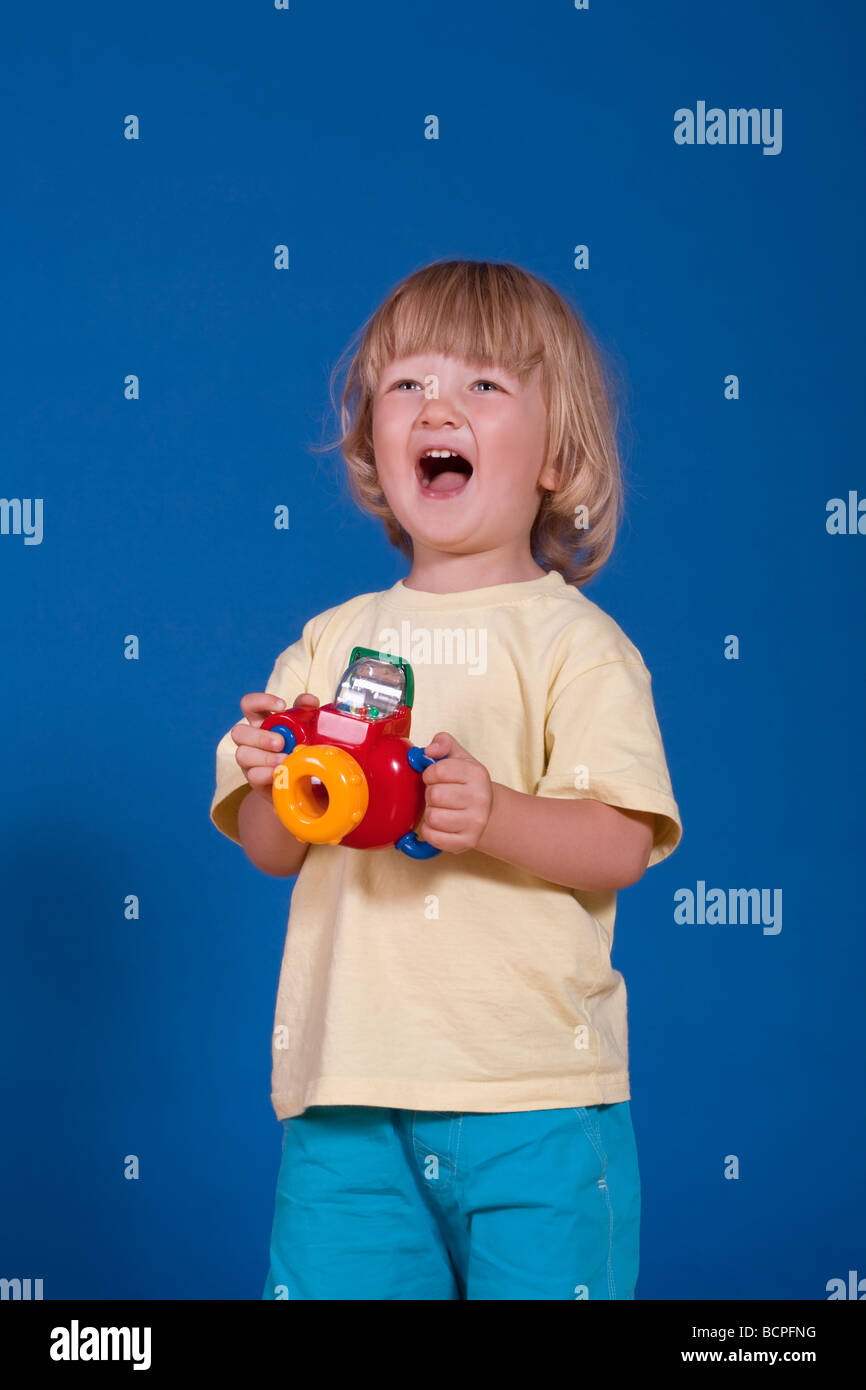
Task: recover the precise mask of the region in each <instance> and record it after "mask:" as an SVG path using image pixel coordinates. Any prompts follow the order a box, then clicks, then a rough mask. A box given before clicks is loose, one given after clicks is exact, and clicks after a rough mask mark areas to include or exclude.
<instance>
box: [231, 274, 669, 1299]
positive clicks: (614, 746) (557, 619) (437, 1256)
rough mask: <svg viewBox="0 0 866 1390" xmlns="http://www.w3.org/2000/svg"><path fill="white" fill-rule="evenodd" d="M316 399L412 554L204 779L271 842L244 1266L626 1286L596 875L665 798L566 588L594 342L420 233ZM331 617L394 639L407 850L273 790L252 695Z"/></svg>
mask: <svg viewBox="0 0 866 1390" xmlns="http://www.w3.org/2000/svg"><path fill="white" fill-rule="evenodd" d="M341 418H342V427H343V438H342V441H341V448H342V451H343V455H344V457H345V459H346V461H347V464H348V468H349V477H350V481H351V487H352V493H353V496H354V497H355V499H356V500H357V501H358V502H359V504H360V505H361V506H362V507H363V508H365V509H366V510H367V511H369V512H371V513H372V514H374V515H376V516H379V517H381V518H382V519H383V521H384V524H385V527H386V530H387V533H388V536H389V538H390V539H391V541H392V542H393V543H394V544H395V545H396V546H398V547H399V548H400V549H401V551H402V552H403V553H404V554H405V555H406V556H407V558H408V559H409V561H410V569H409V573H408V574H407V575H406V577H405V579H401V580H398V582H397V583H396V584H394V585H393V586H392V587H391V588H389V589H385V590H384V591H381V592H369V593H363V594H360V595H358V596H357V597H353V598H349V599H347V600H346V602H344V603H340V604H338V605H336V606H335V607H333V608H329V609H327V610H326V611H325V612H322V613H320V614H318V615H317V616H315V617H312V618H310V620H309V621H308V622H307V623H306V624H305V625H304V627H303V631H302V634H301V636H300V638H299V639H298V640H297V641H295V642H294V643H293V644H292V645H291V646H289V647H287V648H286V650H285V651H283V652H282V653H281V654H280V655H279V656H278V657H277V660H276V664H275V666H274V669H273V671H272V673H271V676H270V678H269V680H268V682H267V687H266V692H265V693H252V694H249V695H246V696H244V698H243V699H242V701H241V710H242V712H243V715H244V718H243V719H242V720H241V721H240V722H239V723H238V724H235V726H234V727H233V728H232V729H230V730H229V731H228V732H227V733H226V734H225V735H224V736H223V738H222V739H221V740H220V743H219V747H218V749H217V778H216V791H215V794H214V798H213V803H212V806H211V817H212V819H213V821H214V824H215V825H216V826H217V828H218V829H219V830H220V831H222V833H223V834H225V835H227V836H229V837H230V838H231V839H233V840H235V841H236V842H237V843H239V844H240V845H242V846H243V848H244V850H245V852H246V854H247V856H248V857H249V859H250V860H251V861H252V863H253V864H255V865H256V866H257V867H258V868H260V869H261V870H262V871H263V872H265V873H267V874H273V875H277V876H281V877H288V876H291V875H294V874H297V875H298V879H297V883H296V884H295V887H294V892H293V894H292V902H291V911H290V916H289V923H288V930H287V934H286V942H285V950H284V955H283V962H282V969H281V973H280V981H279V987H278V993H277V1003H276V1015H275V1026H274V1034H273V1075H272V1092H271V1100H272V1103H273V1106H274V1110H275V1113H276V1115H277V1118H278V1119H279V1120H281V1121H282V1123H283V1136H282V1144H283V1151H282V1162H281V1166H280V1171H279V1178H278V1183H277V1194H276V1207H275V1214H274V1222H273V1231H272V1236H271V1246H270V1269H269V1271H268V1277H267V1282H266V1285H265V1289H264V1293H263V1298H266V1299H272V1298H276V1299H279V1298H288V1299H328V1300H330V1299H379V1300H383V1299H385V1300H389V1299H419V1300H427V1299H583V1298H590V1299H614V1298H617V1299H630V1298H633V1297H634V1288H635V1283H636V1279H637V1273H638V1235H639V1224H640V1179H639V1173H638V1165H637V1153H636V1146H635V1138H634V1132H633V1129H632V1122H631V1113H630V1106H629V1099H630V1090H629V1074H628V1042H627V1027H626V1022H627V1019H626V989H625V983H624V980H623V977H622V975H621V974H620V973H619V972H618V971H616V970H614V969H612V967H611V962H610V952H611V945H612V941H613V928H614V915H615V909H616V894H617V890H618V889H620V888H625V887H627V886H628V885H629V884H632V883H636V882H637V880H638V879H639V878H640V877H641V876H642V874H643V873H644V871H645V869H646V868H647V866H648V865H652V864H657V863H659V862H660V861H661V860H662V859H664V858H665V857H666V856H667V855H669V854H670V853H671V852H672V851H673V850H674V849H675V848H676V846H677V844H678V843H679V840H680V837H681V835H682V826H681V821H680V815H679V811H678V808H677V804H676V802H675V800H674V797H673V792H672V788H671V782H670V777H669V773H668V768H667V763H666V760H665V753H664V749H663V744H662V739H661V735H660V732H659V727H658V722H657V719H656V714H655V709H654V705H653V698H652V691H651V677H650V673H649V671H648V670H647V667H646V665H645V664H644V661H643V658H642V656H641V654H640V652H639V651H638V649H637V648H636V647H635V646H634V645H633V644H632V643H631V641H630V640H629V639H628V637H626V636H625V634H624V633H623V631H622V629H621V628H620V627H619V626H618V625H617V623H616V622H615V621H614V620H613V619H612V618H610V617H609V616H607V615H606V614H605V613H604V612H603V611H602V610H601V609H600V608H599V607H598V606H597V605H596V604H594V603H593V602H591V601H590V600H589V599H588V598H587V597H586V596H585V595H584V594H582V593H581V591H580V586H581V585H582V584H584V583H586V581H587V580H588V579H589V578H590V577H591V575H593V574H594V573H595V572H596V571H597V570H598V569H599V567H600V566H601V565H602V564H603V563H604V561H605V560H606V559H607V557H608V555H609V554H610V552H611V549H612V546H613V542H614V535H615V530H616V525H617V521H618V517H619V510H620V505H621V495H622V492H621V479H620V467H619V459H618V454H617V445H616V440H615V427H614V415H613V409H612V401H611V395H610V391H609V389H608V387H607V384H606V379H605V371H604V368H603V365H602V359H601V354H600V351H599V349H598V347H597V345H596V344H595V343H594V342H593V340H592V338H591V336H590V334H589V333H588V331H587V329H586V327H585V326H584V325H583V323H582V321H581V319H580V316H579V314H578V313H577V312H576V311H574V310H573V309H572V308H570V307H569V306H568V305H567V304H566V302H565V301H564V300H563V298H562V297H561V296H560V295H559V294H558V293H557V292H556V291H555V290H554V289H553V288H552V287H551V286H549V285H547V284H546V283H545V282H543V281H541V280H539V279H538V278H536V277H535V276H533V275H530V274H528V273H527V272H525V271H523V270H521V269H519V268H518V267H516V266H514V265H510V264H498V263H491V262H476V261H442V262H436V263H434V264H432V265H429V266H426V267H424V268H423V269H422V270H419V271H417V272H416V273H415V274H413V275H410V276H409V277H408V278H407V279H406V280H405V281H403V283H401V284H400V285H398V286H397V288H396V289H395V290H394V291H393V292H392V293H391V294H390V295H389V296H388V298H387V299H386V300H385V302H384V303H383V304H382V305H381V307H380V308H379V309H378V310H377V312H376V313H375V314H374V315H373V317H372V318H371V320H370V321H369V323H368V324H367V325H366V328H365V330H364V332H363V336H362V339H361V342H360V346H359V348H358V350H357V352H356V354H355V356H354V358H353V360H352V362H351V364H350V368H349V371H348V375H347V379H346V383H345V390H344V395H343V401H342V417H341ZM431 450H432V451H434V452H433V454H432V455H431V454H430V451H431ZM449 451H450V454H449ZM455 454H456V455H458V456H459V457H457V458H455V457H453V455H455ZM437 455H438V456H437ZM355 646H364V647H367V648H372V649H374V650H377V651H381V652H389V653H391V654H393V655H394V656H398V657H403V658H405V659H406V660H408V661H409V662H410V663H411V665H412V669H413V672H414V677H415V699H414V705H413V708H412V741H413V742H414V743H417V744H421V742H422V739H429V742H427V743H426V745H424V746H425V751H426V752H427V754H429V755H430V756H431V757H434V758H437V759H440V761H437V762H434V763H432V764H431V765H430V766H428V767H427V768H426V769H425V771H424V773H423V779H424V783H425V784H426V786H425V798H426V809H425V811H424V816H423V820H422V822H421V825H420V826H419V827H418V828H417V829H418V834H419V836H420V837H421V838H422V839H425V840H427V841H428V842H429V843H430V844H431V845H433V846H434V847H435V848H437V849H439V850H440V851H441V853H439V854H438V855H436V856H434V857H431V858H429V859H412V858H409V857H407V856H406V855H404V854H402V853H401V852H400V851H399V850H398V849H393V848H387V849H380V850H357V849H350V848H348V847H346V846H344V845H339V844H337V845H311V846H308V845H307V844H305V843H302V842H301V841H299V840H297V839H295V837H294V836H293V835H291V834H290V833H289V831H288V830H286V829H285V828H284V827H283V825H282V823H281V822H280V821H279V820H278V818H277V816H276V814H275V812H274V810H273V804H272V800H271V784H272V778H273V770H274V767H275V766H276V765H277V764H278V763H280V762H281V761H282V759H283V757H284V756H285V754H284V752H283V751H281V749H282V748H283V740H282V738H281V737H280V736H279V735H274V734H270V733H268V732H266V731H262V729H261V724H262V721H263V720H264V718H265V717H266V715H267V714H268V713H270V712H273V711H274V710H277V709H282V708H286V707H289V706H291V705H292V704H293V703H298V702H299V701H300V702H302V703H312V704H315V703H316V701H319V702H320V703H321V704H326V703H329V702H330V701H331V700H333V699H334V694H335V691H336V688H337V684H338V682H339V679H340V676H341V674H342V673H343V672H344V670H345V669H346V667H347V665H348V663H349V658H350V654H351V651H352V648H353V647H355Z"/></svg>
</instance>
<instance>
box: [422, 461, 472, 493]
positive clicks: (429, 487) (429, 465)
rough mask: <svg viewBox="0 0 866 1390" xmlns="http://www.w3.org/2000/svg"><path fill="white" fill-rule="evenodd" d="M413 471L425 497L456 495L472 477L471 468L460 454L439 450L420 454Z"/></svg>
mask: <svg viewBox="0 0 866 1390" xmlns="http://www.w3.org/2000/svg"><path fill="white" fill-rule="evenodd" d="M437 455H438V456H437ZM415 472H416V474H417V477H418V482H419V484H420V486H421V491H422V492H423V493H424V495H425V497H430V498H435V497H456V496H457V494H458V493H459V492H462V491H463V489H464V488H465V486H466V484H467V483H468V481H469V479H470V478H471V477H472V472H473V469H472V464H471V463H470V462H469V460H468V459H465V458H463V456H462V455H461V454H456V453H454V452H453V451H451V452H450V453H449V452H447V451H445V450H440V451H437V452H436V453H435V454H434V453H429V452H428V453H425V454H422V455H421V458H420V459H419V460H418V462H417V464H416V465H415Z"/></svg>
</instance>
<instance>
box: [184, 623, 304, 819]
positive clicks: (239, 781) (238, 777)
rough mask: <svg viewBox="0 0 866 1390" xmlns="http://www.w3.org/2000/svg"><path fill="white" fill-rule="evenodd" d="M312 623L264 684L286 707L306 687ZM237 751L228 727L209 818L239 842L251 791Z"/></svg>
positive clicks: (219, 754)
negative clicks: (241, 816) (241, 815)
mask: <svg viewBox="0 0 866 1390" xmlns="http://www.w3.org/2000/svg"><path fill="white" fill-rule="evenodd" d="M314 623H315V619H313V618H311V619H310V621H309V622H308V623H306V624H305V626H304V629H303V632H302V635H301V637H300V638H299V639H298V641H297V642H294V643H293V644H292V646H291V647H287V648H286V650H285V651H284V652H280V655H279V656H278V657H277V659H276V662H275V663H274V669H273V670H272V671H271V674H270V675H269V676H268V679H267V683H266V685H265V687H264V688H265V690H266V691H267V693H268V694H269V695H270V694H273V695H280V696H282V698H283V699H284V700H285V702H286V708H287V709H291V707H292V705H293V704H294V702H295V700H296V698H297V697H298V695H300V694H302V693H303V692H304V691H305V690H306V689H307V682H308V680H309V676H310V667H311V665H312V660H313V644H314V640H315V639H314ZM235 723H244V724H248V723H249V720H248V719H246V718H243V719H241V720H235ZM232 728H234V724H233V725H232ZM236 753H237V744H236V743H235V741H234V739H233V738H232V736H231V729H228V730H227V731H226V732H225V733H224V734H223V736H222V738H221V739H220V741H219V743H218V744H217V750H216V789H215V791H214V794H213V800H212V801H211V808H210V818H211V820H212V821H213V823H214V825H215V826H216V828H217V830H219V831H221V833H222V834H223V835H227V836H228V837H229V839H230V840H234V841H235V843H236V844H240V842H241V841H240V836H239V834H238V811H239V809H240V804H241V802H242V801H243V799H244V797H245V796H246V795H247V794H248V792H249V791H250V784H249V782H248V781H247V779H246V777H245V776H244V774H243V772H242V770H241V768H240V767H239V766H238V762H237V758H236V757H235V754H236Z"/></svg>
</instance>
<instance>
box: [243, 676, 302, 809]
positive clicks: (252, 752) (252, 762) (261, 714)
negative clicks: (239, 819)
mask: <svg viewBox="0 0 866 1390" xmlns="http://www.w3.org/2000/svg"><path fill="white" fill-rule="evenodd" d="M318 703H319V700H318V696H316V695H308V694H306V693H304V694H303V695H299V696H298V698H297V699H296V701H295V706H294V707H295V708H297V706H298V705H303V704H307V705H317V704H318ZM281 707H282V705H281V701H280V700H279V698H278V696H276V695H268V694H266V693H262V692H261V691H257V692H255V693H254V694H252V695H245V696H244V697H243V699H242V700H241V709H242V711H243V713H244V714H245V715H246V717H247V719H248V720H249V721H250V722H249V724H244V723H243V722H241V723H239V724H235V726H234V728H233V729H232V730H231V736H232V738H233V739H234V741H235V743H236V744H237V745H238V751H237V752H236V753H235V760H236V762H237V765H238V767H239V768H240V769H241V772H242V773H243V774H244V776H245V777H246V779H247V781H248V782H249V784H250V786H251V787H252V789H253V791H254V792H258V794H259V796H262V797H264V798H265V800H266V801H272V799H273V783H274V768H275V767H277V766H278V764H279V763H281V762H282V761H283V758H285V756H286V753H285V750H283V752H280V749H281V748H283V742H284V740H283V736H282V734H277V733H272V732H271V730H270V729H262V727H261V725H262V720H263V719H266V718H267V716H268V715H269V714H275V713H277V712H278V711H279V710H280V709H281Z"/></svg>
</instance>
